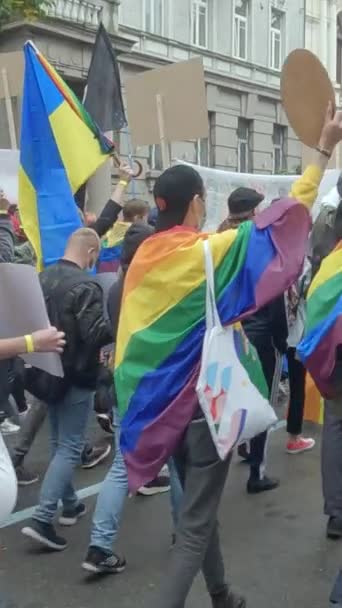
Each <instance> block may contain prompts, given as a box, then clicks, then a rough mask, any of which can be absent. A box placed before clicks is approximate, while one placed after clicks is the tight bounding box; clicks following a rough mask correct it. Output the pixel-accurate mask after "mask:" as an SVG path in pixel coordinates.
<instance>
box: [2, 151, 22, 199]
mask: <svg viewBox="0 0 342 608" xmlns="http://www.w3.org/2000/svg"><path fill="white" fill-rule="evenodd" d="M18 171H19V150H0V190H3V191H4V193H5V197H6V198H7V199H8V200H9V202H10V203H12V204H18Z"/></svg>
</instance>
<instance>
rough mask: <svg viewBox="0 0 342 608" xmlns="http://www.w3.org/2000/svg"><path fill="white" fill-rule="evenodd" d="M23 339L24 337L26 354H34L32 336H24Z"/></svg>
mask: <svg viewBox="0 0 342 608" xmlns="http://www.w3.org/2000/svg"><path fill="white" fill-rule="evenodd" d="M24 337H25V343H26V352H27V353H34V344H33V338H32V336H31V335H29V334H27V336H24Z"/></svg>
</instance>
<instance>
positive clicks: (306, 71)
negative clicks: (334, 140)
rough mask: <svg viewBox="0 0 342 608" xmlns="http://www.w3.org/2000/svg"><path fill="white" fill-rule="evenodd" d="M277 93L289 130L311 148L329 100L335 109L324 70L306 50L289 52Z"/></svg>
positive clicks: (331, 89)
mask: <svg viewBox="0 0 342 608" xmlns="http://www.w3.org/2000/svg"><path fill="white" fill-rule="evenodd" d="M280 90H281V98H282V103H283V107H284V110H285V112H286V115H287V118H288V120H289V123H290V125H291V127H292V129H293V130H294V132H295V133H296V135H297V137H298V138H299V139H300V140H301V142H302V143H303V144H306V145H307V146H309V147H310V148H315V147H316V146H317V145H318V142H319V138H320V135H321V131H322V127H323V123H324V118H325V114H326V111H327V108H328V104H329V101H331V102H332V103H333V106H334V107H335V92H334V89H333V86H332V84H331V81H330V78H329V75H328V72H327V71H326V69H325V67H324V66H323V65H322V63H321V62H320V61H319V59H318V58H317V57H316V55H314V54H313V53H311V52H310V51H307V50H305V49H296V50H295V51H292V53H290V54H289V56H288V57H287V59H286V61H285V63H284V66H283V70H282V74H281V85H280Z"/></svg>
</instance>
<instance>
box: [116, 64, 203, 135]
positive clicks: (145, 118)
mask: <svg viewBox="0 0 342 608" xmlns="http://www.w3.org/2000/svg"><path fill="white" fill-rule="evenodd" d="M125 89H126V97H127V114H128V124H129V128H130V132H131V135H132V140H133V144H134V145H135V146H144V145H150V144H158V143H160V141H161V133H160V125H159V123H158V106H157V96H160V98H161V100H162V106H163V127H164V133H163V137H164V138H165V140H166V141H168V142H170V141H185V140H189V139H197V138H201V137H208V132H209V126H208V109H207V100H206V91H205V82H204V69H203V62H202V59H201V58H195V59H191V60H190V61H184V62H180V63H174V64H172V65H168V66H166V67H163V68H158V69H156V70H149V71H148V72H144V73H143V74H139V75H138V76H135V77H134V78H129V79H128V80H127V81H126V82H125Z"/></svg>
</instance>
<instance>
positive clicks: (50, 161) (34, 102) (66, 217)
mask: <svg viewBox="0 0 342 608" xmlns="http://www.w3.org/2000/svg"><path fill="white" fill-rule="evenodd" d="M24 54H25V78H24V92H23V106H22V123H21V145H20V170H19V209H20V217H21V221H22V225H23V228H24V230H25V232H26V235H27V237H28V239H29V240H30V241H31V243H32V245H33V247H34V250H35V252H36V255H37V261H38V262H37V263H38V268H39V269H42V267H43V266H46V265H48V264H51V263H53V262H55V261H56V260H57V259H59V258H60V257H62V255H63V252H64V248H65V244H66V242H67V240H68V238H69V236H70V234H71V233H72V232H74V230H76V229H77V228H78V227H79V226H80V225H81V220H80V216H79V213H78V210H77V206H76V203H75V201H74V194H75V192H77V190H78V189H79V187H80V186H81V185H82V184H83V183H85V182H86V181H87V179H88V178H89V177H90V176H91V175H92V174H93V173H94V172H95V171H96V169H97V168H98V167H99V166H100V165H102V163H104V162H105V161H106V160H107V158H108V156H109V154H110V152H111V151H112V149H113V145H112V144H111V143H110V142H108V140H106V139H105V138H104V137H103V136H101V134H100V133H99V131H98V129H97V127H96V125H95V123H93V121H92V119H91V117H90V116H89V114H87V112H86V111H85V109H84V108H83V106H82V104H81V103H80V102H79V101H78V99H77V98H76V96H75V95H74V94H73V93H72V91H71V90H70V89H69V88H68V86H67V85H66V83H65V82H64V81H63V80H62V79H61V78H60V76H58V74H57V72H56V71H55V70H54V68H53V67H52V66H51V65H50V64H49V63H48V62H47V61H46V59H45V58H44V57H43V56H42V55H41V53H40V52H39V51H38V50H37V49H36V48H35V47H34V45H33V44H32V43H30V42H28V43H27V44H26V45H25V47H24Z"/></svg>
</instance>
